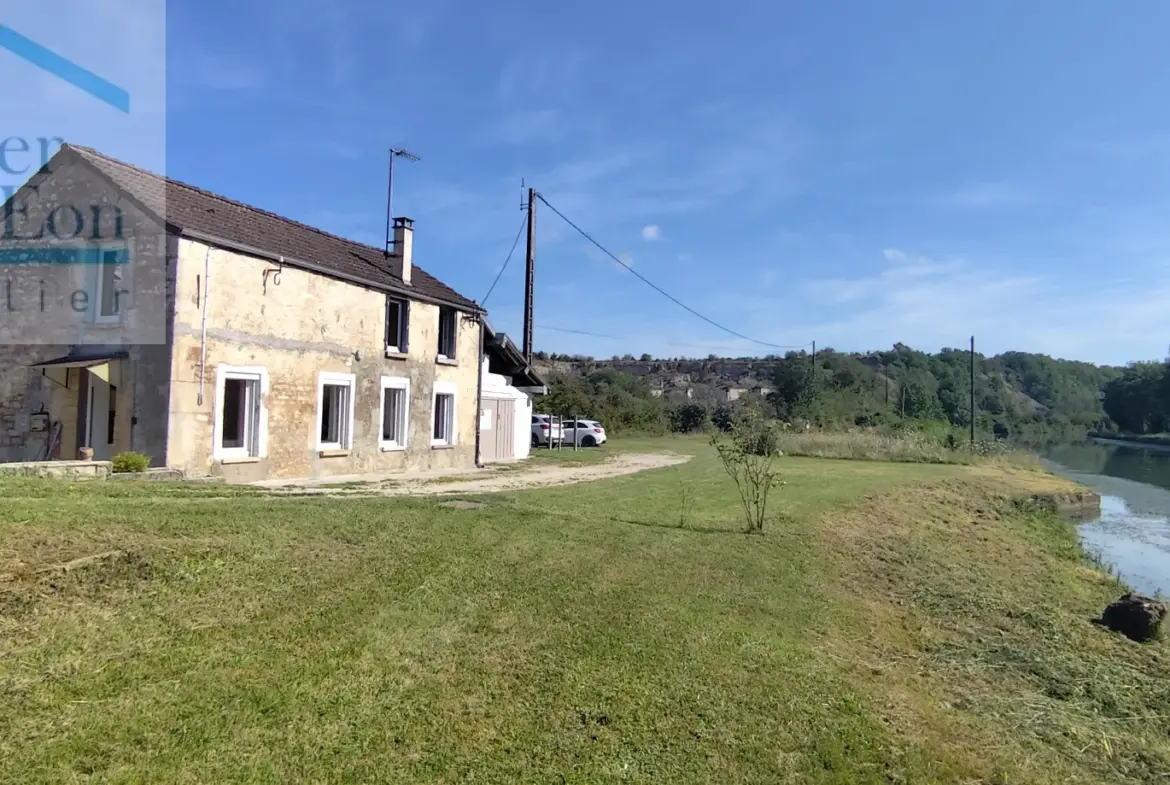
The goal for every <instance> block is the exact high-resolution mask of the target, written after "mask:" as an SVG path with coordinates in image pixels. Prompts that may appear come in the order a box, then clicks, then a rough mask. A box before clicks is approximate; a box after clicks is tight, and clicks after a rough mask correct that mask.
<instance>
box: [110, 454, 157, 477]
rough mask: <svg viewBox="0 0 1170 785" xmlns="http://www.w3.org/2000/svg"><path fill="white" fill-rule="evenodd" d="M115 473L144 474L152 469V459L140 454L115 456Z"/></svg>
mask: <svg viewBox="0 0 1170 785" xmlns="http://www.w3.org/2000/svg"><path fill="white" fill-rule="evenodd" d="M113 464H114V473H115V474H129V473H132V472H144V471H146V470H147V469H148V468H150V459H149V458H147V457H146V456H145V455H143V454H142V453H140V452H130V451H127V452H120V453H118V454H117V455H115V456H114V460H113Z"/></svg>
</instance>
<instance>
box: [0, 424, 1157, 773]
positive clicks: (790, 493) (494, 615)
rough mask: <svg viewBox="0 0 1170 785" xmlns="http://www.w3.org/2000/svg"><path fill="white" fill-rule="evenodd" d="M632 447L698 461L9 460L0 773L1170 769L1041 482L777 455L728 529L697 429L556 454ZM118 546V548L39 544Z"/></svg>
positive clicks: (1094, 581)
mask: <svg viewBox="0 0 1170 785" xmlns="http://www.w3.org/2000/svg"><path fill="white" fill-rule="evenodd" d="M635 448H636V449H639V450H646V449H667V450H673V451H682V452H689V453H693V454H694V455H695V458H694V460H693V461H692V462H690V463H689V464H686V465H683V466H681V467H677V468H671V469H663V470H658V471H653V472H647V473H645V474H641V475H634V476H628V477H622V478H618V479H612V480H607V481H603V482H598V483H594V484H589V485H577V486H572V487H567V488H564V489H552V490H539V491H527V492H517V493H509V494H497V495H490V496H482V497H478V499H477V500H478V501H481V502H484V503H485V504H486V505H487V506H486V507H484V508H482V509H476V510H455V509H448V508H443V507H439V506H438V501H437V500H428V499H416V498H360V499H344V500H342V499H317V498H311V497H296V498H272V497H271V496H268V495H266V494H264V493H261V492H258V491H256V490H255V489H250V488H230V487H228V488H225V487H223V486H184V485H177V484H176V485H171V484H158V483H156V484H150V485H136V484H132V483H116V484H115V483H104V484H97V483H91V484H86V483H75V484H73V485H66V484H64V483H62V484H44V483H36V482H32V481H11V482H5V483H3V484H2V485H0V492H2V493H3V499H0V781H4V782H13V783H17V782H19V783H67V782H111V783H112V782H147V781H151V782H168V783H213V782H214V783H219V782H257V783H259V782H265V783H268V782H271V783H288V782H353V783H368V782H404V783H415V782H444V783H455V782H502V783H509V782H539V783H561V782H565V783H604V782H623V783H624V782H642V783H683V782H735V783H750V782H812V783H860V782H874V783H890V782H907V783H908V782H955V783H960V782H1084V783H1090V782H1092V783H1097V782H1109V781H1116V782H1144V781H1149V782H1153V781H1155V780H1156V779H1157V777H1158V775H1159V774H1161V773H1164V772H1167V771H1170V742H1168V733H1170V721H1168V720H1167V719H1166V718H1165V717H1166V716H1167V715H1170V687H1167V686H1165V685H1170V668H1167V666H1166V665H1164V664H1162V663H1161V662H1160V661H1158V660H1156V653H1157V652H1159V651H1161V645H1160V644H1155V645H1154V646H1152V647H1139V646H1136V645H1132V644H1128V643H1127V642H1125V641H1122V640H1120V639H1118V638H1116V637H1115V636H1110V635H1107V634H1105V633H1103V632H1101V631H1100V630H1099V629H1098V628H1096V627H1094V626H1092V625H1090V624H1089V623H1088V622H1087V621H1086V618H1087V616H1088V615H1090V613H1091V612H1095V611H1099V610H1100V603H1102V602H1103V601H1104V600H1105V599H1107V598H1110V597H1111V596H1112V595H1115V594H1116V593H1117V591H1118V589H1117V587H1116V586H1115V585H1113V584H1111V583H1110V582H1109V581H1108V580H1107V579H1105V578H1104V577H1102V576H1101V575H1099V574H1097V573H1094V572H1092V571H1090V570H1088V569H1086V568H1085V567H1084V566H1083V563H1082V561H1081V560H1080V554H1079V552H1078V551H1077V549H1076V546H1075V537H1074V534H1073V532H1072V529H1071V527H1069V526H1067V525H1065V524H1059V523H1055V522H1053V521H1052V520H1050V519H1047V518H1044V517H1042V516H1038V515H1033V514H1014V515H1013V516H1011V517H1004V516H1003V515H1002V514H1001V513H1002V512H1003V511H1006V510H1009V509H1011V507H1010V505H1008V504H1007V503H1006V501H1005V500H1004V496H1005V495H1010V494H1012V493H1017V492H1022V491H1024V490H1037V489H1046V488H1055V487H1060V486H1059V483H1057V482H1056V481H1053V480H1048V479H1046V478H1044V477H1042V476H1040V475H1036V474H1034V473H1029V472H1024V471H1021V470H1010V469H992V468H986V469H979V468H970V467H957V466H934V465H917V464H888V463H877V462H849V461H828V460H816V459H804V458H785V459H782V462H781V463H779V464H778V465H779V466H780V467H781V468H782V469H783V470H784V473H785V479H786V481H787V485H786V486H785V487H784V488H782V489H780V490H778V491H777V492H776V493H777V496H776V499H777V501H776V512H777V515H776V517H775V520H774V521H773V522H771V523H770V524H769V526H768V528H767V530H766V532H765V535H764V536H748V535H744V534H741V533H739V531H738V530H739V529H740V528H742V522H741V521H740V520H739V518H738V517H737V516H738V515H739V512H738V502H737V500H736V497H735V496H734V488H733V486H732V485H731V484H730V481H729V480H728V479H727V477H726V475H725V474H724V473H723V471H722V468H721V467H720V466H719V465H718V463H717V459H716V458H715V456H714V454H713V452H712V451H711V450H710V449H709V448H708V447H707V446H706V445H705V444H704V443H703V442H702V441H701V440H699V439H662V440H634V441H631V442H628V443H626V444H622V445H619V444H618V443H617V442H611V443H610V444H609V445H606V446H605V447H603V448H602V449H601V450H597V451H589V452H586V453H585V455H584V456H582V454H581V453H578V456H581V457H578V458H577V460H595V459H597V456H600V457H604V456H605V455H606V454H612V453H613V452H614V451H615V450H621V449H635ZM569 455H570V456H571V455H572V452H571V451H569ZM564 457H565V456H563V455H562V459H564ZM550 459H551V457H550ZM542 460H543V459H542ZM684 496H685V497H686V498H688V499H690V500H693V510H692V511H691V513H690V515H689V518H688V520H687V521H686V528H679V522H680V521H679V519H680V510H681V507H682V504H681V500H682V499H683V497H684ZM115 549H118V550H123V551H126V552H128V553H129V554H130V555H129V556H128V557H125V558H118V559H111V560H108V561H105V562H101V563H99V564H97V565H94V566H90V567H86V568H83V569H78V570H75V571H73V572H71V573H69V574H67V575H65V576H60V575H56V574H53V573H38V572H37V570H38V569H39V568H42V567H44V566H46V565H53V564H60V563H63V562H66V561H68V560H70V559H73V558H76V557H79V556H84V555H88V554H95V553H100V552H104V551H110V550H115ZM1000 685H1002V686H1000ZM1158 715H1161V718H1159V717H1158ZM1139 720H1140V721H1139Z"/></svg>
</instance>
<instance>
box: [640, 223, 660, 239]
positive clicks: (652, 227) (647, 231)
mask: <svg viewBox="0 0 1170 785" xmlns="http://www.w3.org/2000/svg"><path fill="white" fill-rule="evenodd" d="M660 237H662V230H660V229H659V228H658V224H646V225H645V226H643V227H642V239H643V240H657V239H658V238H660Z"/></svg>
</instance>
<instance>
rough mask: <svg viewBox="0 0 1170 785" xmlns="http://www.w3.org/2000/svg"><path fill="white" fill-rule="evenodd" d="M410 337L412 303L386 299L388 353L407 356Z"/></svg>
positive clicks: (392, 298) (393, 298) (390, 298)
mask: <svg viewBox="0 0 1170 785" xmlns="http://www.w3.org/2000/svg"><path fill="white" fill-rule="evenodd" d="M409 337H410V302H409V301H407V300H400V299H398V298H395V297H387V298H386V352H387V354H406V352H407V344H408V343H409Z"/></svg>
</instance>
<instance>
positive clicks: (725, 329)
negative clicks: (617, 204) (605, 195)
mask: <svg viewBox="0 0 1170 785" xmlns="http://www.w3.org/2000/svg"><path fill="white" fill-rule="evenodd" d="M536 197H537V198H538V199H540V201H542V202H544V205H545V207H547V208H548V209H550V210H552V211H553V212H554V213H556V214H557V216H558V217H559V218H560V219H561V220H562V221H564V222H565V223H567V224H568V225H569V226H571V227H573V228H574V229H576V230H577V232H578V233H579V234H580V235H581V236H582V237H584V238H585V239H586V240H588V241H589V242H591V243H592V244H593V245H595V246H596V247H597V248H598V250H600V251H601V252H602V253H604V254H605V255H606V256H608V257H609V258H610V259H613V260H614V261H615V262H617V263H618V264H620V265H621V266H622V267H624V268H625V269H626V270H628V271H630V272H631V273H633V274H634V275H635V276H637V278H638V280H640V281H641V282H642V283H644V284H646V285H647V286H649V287H650V288H651V289H653V290H654V291H656V292H658V293H659V294H661V295H662V296H663V297H665V298H666V299H668V300H670V301H671V302H672V303H674V304H675V305H677V306H679V307H680V308H682V309H684V310H686V311H688V312H689V313H691V314H692V315H694V316H697V317H699V318H700V319H702V320H703V321H704V322H706V323H707V324H710V325H712V326H713V327H717V328H719V329H720V330H722V331H723V332H725V333H728V334H729V335H734V336H735V337H736V338H740V339H742V340H745V341H749V342H750V343H757V344H759V345H760V346H769V347H771V348H773V349H788V348H794V347H787V346H779V345H777V344H774V343H768V342H767V341H760V340H757V339H755V338H750V337H748V336H746V335H744V334H742V333H737V332H736V331H735V330H732V329H731V328H729V327H724V326H723V325H721V324H719V322H717V321H715V320H714V319H710V318H708V317H706V316H704V315H703V314H701V313H699V312H698V311H696V310H695V309H694V308H692V307H690V306H689V305H687V304H686V303H684V302H683V301H681V300H679V299H678V298H677V297H675V296H674V295H672V294H670V293H668V292H667V291H665V290H664V289H663V288H662V287H660V286H658V285H657V284H656V283H654V282H653V281H651V280H650V279H649V278H647V277H646V276H644V275H642V274H641V273H639V272H638V271H637V270H635V269H634V268H633V267H631V266H630V265H628V264H626V263H625V262H623V261H622V260H621V259H619V258H618V257H616V256H614V254H613V253H611V252H610V250H609V249H608V248H606V247H605V246H604V245H602V244H601V243H599V242H597V241H596V240H594V239H593V237H592V236H590V234H589V233H588V232H586V231H585V230H584V229H582V228H581V227H580V226H577V224H575V223H573V222H572V221H570V220H569V218H568V216H566V215H565V214H564V213H562V212H561V211H560V210H558V209H557V208H556V207H554V206H553V205H552V204H550V203H549V201H548V199H545V198H544V195H543V194H540V193H537V194H536Z"/></svg>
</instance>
